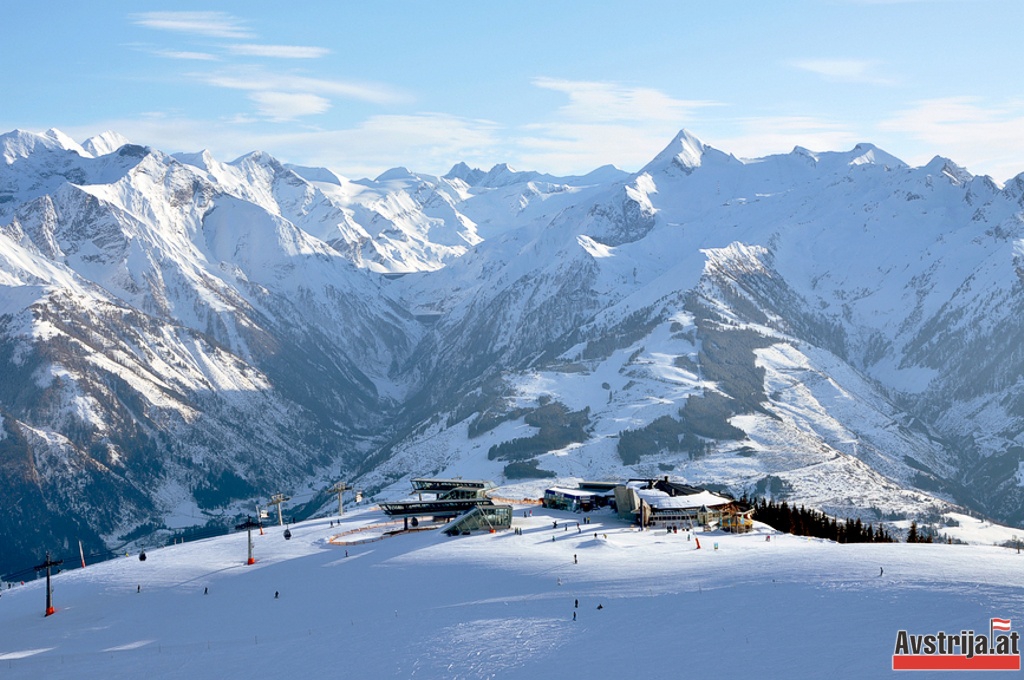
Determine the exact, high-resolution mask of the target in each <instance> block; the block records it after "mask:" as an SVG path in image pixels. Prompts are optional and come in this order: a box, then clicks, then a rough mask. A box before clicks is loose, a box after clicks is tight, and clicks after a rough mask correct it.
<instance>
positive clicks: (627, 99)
mask: <svg viewBox="0 0 1024 680" xmlns="http://www.w3.org/2000/svg"><path fill="white" fill-rule="evenodd" d="M533 84H534V85H536V86H537V87H541V88H544V89H546V90H554V91H556V92H562V93H564V94H566V95H567V96H568V97H569V103H568V104H566V105H564V106H562V107H561V108H560V109H559V110H558V113H559V115H560V116H562V117H564V118H566V119H568V120H576V121H588V122H592V123H599V122H610V121H638V120H647V121H680V120H683V119H684V118H686V117H687V116H689V115H691V114H692V113H693V112H694V111H696V110H697V109H700V108H704V107H707V106H714V105H715V103H714V102H710V101H698V100H685V99H675V98H673V97H670V96H668V95H666V94H665V93H664V92H661V91H660V90H656V89H653V88H649V87H630V86H627V85H620V84H618V83H609V82H600V81H579V80H560V79H557V78H544V77H541V78H534V79H533Z"/></svg>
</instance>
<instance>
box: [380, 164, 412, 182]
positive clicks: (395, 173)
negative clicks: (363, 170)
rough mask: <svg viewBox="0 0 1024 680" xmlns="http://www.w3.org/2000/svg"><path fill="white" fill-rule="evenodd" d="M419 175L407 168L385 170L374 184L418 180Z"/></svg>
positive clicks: (399, 167)
mask: <svg viewBox="0 0 1024 680" xmlns="http://www.w3.org/2000/svg"><path fill="white" fill-rule="evenodd" d="M417 179H419V175H417V174H416V173H414V172H413V171H412V170H410V169H409V168H407V167H404V166H401V165H400V166H398V167H395V168H391V169H389V170H385V171H384V172H382V173H380V174H379V175H377V177H375V178H374V180H373V181H374V182H393V181H395V180H417Z"/></svg>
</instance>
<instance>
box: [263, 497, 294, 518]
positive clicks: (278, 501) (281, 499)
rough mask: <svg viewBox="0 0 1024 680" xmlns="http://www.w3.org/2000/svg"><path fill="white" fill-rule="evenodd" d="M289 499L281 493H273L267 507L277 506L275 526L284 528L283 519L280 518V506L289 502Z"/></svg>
mask: <svg viewBox="0 0 1024 680" xmlns="http://www.w3.org/2000/svg"><path fill="white" fill-rule="evenodd" d="M290 500H291V498H289V497H288V496H285V495H284V494H283V493H275V494H274V495H273V496H271V497H270V502H269V503H267V505H276V506H277V526H284V519H283V518H282V517H281V504H282V503H284V502H286V501H290Z"/></svg>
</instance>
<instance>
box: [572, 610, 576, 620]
mask: <svg viewBox="0 0 1024 680" xmlns="http://www.w3.org/2000/svg"><path fill="white" fill-rule="evenodd" d="M572 620H573V621H575V620H576V612H573V613H572Z"/></svg>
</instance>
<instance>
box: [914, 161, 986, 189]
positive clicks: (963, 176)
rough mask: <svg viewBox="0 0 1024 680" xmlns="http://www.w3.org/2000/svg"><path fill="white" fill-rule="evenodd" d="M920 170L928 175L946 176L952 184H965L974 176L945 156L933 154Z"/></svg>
mask: <svg viewBox="0 0 1024 680" xmlns="http://www.w3.org/2000/svg"><path fill="white" fill-rule="evenodd" d="M921 170H923V171H924V172H925V173H927V174H929V175H935V176H942V177H946V178H947V179H949V180H950V181H951V182H953V183H954V184H966V183H967V182H970V181H971V179H973V177H974V175H972V174H971V173H970V172H968V171H967V169H966V168H964V167H962V166H960V165H957V164H956V163H954V162H953V161H952V160H950V159H948V158H946V157H945V156H935V157H934V158H932V159H931V160H930V161H928V162H927V163H925V164H924V165H923V166H921Z"/></svg>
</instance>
